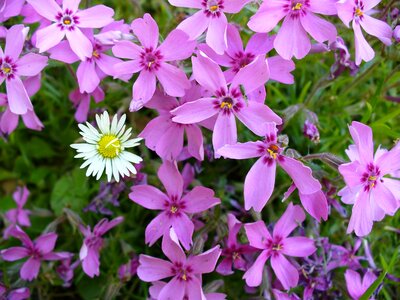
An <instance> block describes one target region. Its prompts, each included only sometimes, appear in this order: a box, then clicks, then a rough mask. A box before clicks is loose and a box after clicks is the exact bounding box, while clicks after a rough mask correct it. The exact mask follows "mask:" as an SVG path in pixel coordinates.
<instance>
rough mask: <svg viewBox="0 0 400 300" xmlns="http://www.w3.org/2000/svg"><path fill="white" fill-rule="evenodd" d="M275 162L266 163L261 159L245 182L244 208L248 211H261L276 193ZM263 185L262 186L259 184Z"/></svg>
mask: <svg viewBox="0 0 400 300" xmlns="http://www.w3.org/2000/svg"><path fill="white" fill-rule="evenodd" d="M275 172H276V164H275V162H272V163H266V162H264V157H261V158H260V159H258V160H257V161H256V163H255V164H254V165H253V166H252V167H251V169H250V171H249V173H247V175H246V178H245V180H244V207H245V209H246V210H250V209H251V208H254V210H255V211H258V212H259V211H261V210H262V209H263V208H264V206H265V205H266V204H267V202H268V200H269V198H270V197H271V195H272V192H273V191H274V185H275ZM260 182H262V183H263V184H262V185H260V184H259V183H260Z"/></svg>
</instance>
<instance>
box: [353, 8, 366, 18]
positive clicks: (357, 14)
mask: <svg viewBox="0 0 400 300" xmlns="http://www.w3.org/2000/svg"><path fill="white" fill-rule="evenodd" d="M355 14H356V16H357V17H361V16H362V15H363V14H364V13H363V12H362V10H361V9H359V8H357V9H356V12H355Z"/></svg>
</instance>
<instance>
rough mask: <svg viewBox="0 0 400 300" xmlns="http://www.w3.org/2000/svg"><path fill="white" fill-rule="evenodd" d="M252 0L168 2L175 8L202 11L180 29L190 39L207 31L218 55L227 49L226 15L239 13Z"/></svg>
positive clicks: (182, 24) (175, 0)
mask: <svg viewBox="0 0 400 300" xmlns="http://www.w3.org/2000/svg"><path fill="white" fill-rule="evenodd" d="M250 1H251V0H234V1H232V0H168V2H169V3H171V4H172V5H174V6H178V7H188V8H197V9H200V11H198V12H196V13H195V14H194V15H192V16H190V17H189V18H187V19H186V20H184V21H183V22H182V23H181V24H179V26H178V27H177V28H178V29H181V30H183V31H185V32H186V33H187V34H188V35H189V36H190V39H192V40H194V39H197V38H198V37H199V36H200V35H201V34H202V33H203V32H204V31H206V30H207V36H206V42H207V44H208V45H209V46H210V47H211V48H212V49H214V51H215V52H217V53H218V54H223V53H224V51H225V49H226V48H227V42H226V37H227V32H226V30H227V26H228V21H227V19H226V16H225V14H224V13H231V14H234V13H238V12H239V11H240V10H241V9H242V8H243V7H244V6H245V5H246V4H247V3H249V2H250Z"/></svg>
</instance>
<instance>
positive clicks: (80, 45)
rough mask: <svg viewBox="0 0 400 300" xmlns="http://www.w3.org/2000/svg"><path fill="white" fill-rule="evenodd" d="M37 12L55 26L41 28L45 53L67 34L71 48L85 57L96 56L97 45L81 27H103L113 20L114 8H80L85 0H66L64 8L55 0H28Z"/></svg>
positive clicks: (39, 39)
mask: <svg viewBox="0 0 400 300" xmlns="http://www.w3.org/2000/svg"><path fill="white" fill-rule="evenodd" d="M27 1H28V3H29V4H30V5H32V6H33V8H34V9H35V10H36V12H37V13H38V14H39V15H41V16H42V17H43V18H45V19H47V20H50V21H51V22H52V24H51V25H49V26H47V27H45V28H42V29H40V30H38V31H37V36H36V47H38V48H39V51H40V52H45V51H47V50H49V49H50V48H52V47H54V46H56V45H58V44H59V43H60V42H61V40H62V39H63V38H64V37H65V36H66V37H67V40H68V42H69V44H70V46H71V49H72V50H73V51H74V52H75V54H76V55H77V56H78V57H79V58H80V59H81V60H85V59H86V57H92V54H93V46H92V43H91V42H90V41H89V39H88V38H87V36H86V35H85V34H84V33H83V32H82V31H81V28H101V27H104V26H106V25H108V24H110V23H112V22H113V21H114V20H113V15H114V10H113V9H111V8H109V7H106V6H104V5H96V6H93V7H91V8H88V9H84V10H79V3H80V2H81V0H63V5H62V8H61V7H60V6H59V5H58V4H57V2H56V1H55V0H27Z"/></svg>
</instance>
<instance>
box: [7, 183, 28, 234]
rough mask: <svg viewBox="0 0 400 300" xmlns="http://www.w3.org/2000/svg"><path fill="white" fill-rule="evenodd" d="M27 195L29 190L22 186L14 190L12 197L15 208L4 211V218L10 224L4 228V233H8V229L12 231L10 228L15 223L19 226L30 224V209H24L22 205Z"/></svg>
mask: <svg viewBox="0 0 400 300" xmlns="http://www.w3.org/2000/svg"><path fill="white" fill-rule="evenodd" d="M28 197H29V190H28V189H27V188H26V186H24V187H17V189H16V190H15V192H14V193H13V199H14V201H15V203H16V204H17V208H13V209H10V210H9V211H7V212H6V214H5V218H6V220H7V221H9V222H10V223H11V225H10V226H9V227H8V228H7V229H6V230H5V234H4V235H8V234H6V233H9V231H10V230H11V231H12V228H13V227H14V226H15V225H19V226H27V227H30V226H31V222H30V220H29V215H30V213H31V211H30V210H28V209H24V205H25V204H26V201H27V200H28Z"/></svg>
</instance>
